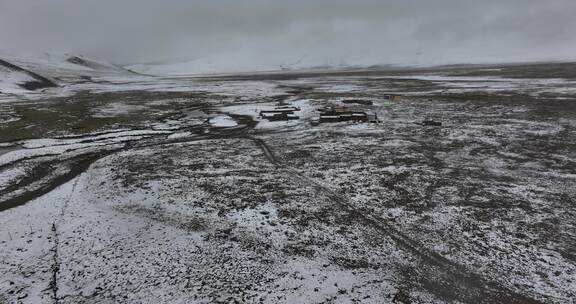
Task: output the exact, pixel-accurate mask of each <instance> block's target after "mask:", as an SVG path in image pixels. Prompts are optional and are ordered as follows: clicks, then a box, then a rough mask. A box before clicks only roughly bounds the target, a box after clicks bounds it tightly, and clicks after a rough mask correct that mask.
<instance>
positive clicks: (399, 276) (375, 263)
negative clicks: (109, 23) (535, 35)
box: [0, 59, 576, 303]
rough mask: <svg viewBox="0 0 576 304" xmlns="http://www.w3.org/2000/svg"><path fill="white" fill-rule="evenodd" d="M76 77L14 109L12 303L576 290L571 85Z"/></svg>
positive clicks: (5, 131)
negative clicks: (326, 114)
mask: <svg viewBox="0 0 576 304" xmlns="http://www.w3.org/2000/svg"><path fill="white" fill-rule="evenodd" d="M50 60H53V59H50ZM90 66H98V67H101V66H102V65H96V63H91V64H90ZM27 68H31V67H30V66H27ZM109 68H110V69H112V68H113V67H109ZM70 69H71V68H70ZM76 69H77V71H80V70H82V68H76ZM85 69H87V68H85ZM91 69H92V70H94V69H93V68H91ZM49 70H50V69H46V70H45V71H49ZM62 73H64V72H62ZM78 75H80V74H78ZM61 79H64V78H61ZM74 79H76V78H74V77H70V78H67V79H64V80H61V82H60V83H59V87H58V88H53V89H48V90H46V91H43V92H41V91H36V92H27V93H25V94H23V95H18V94H16V95H14V94H10V95H1V96H0V98H2V100H3V104H2V105H0V109H1V110H2V113H1V115H0V227H2V228H1V229H0V244H1V246H0V278H1V279H0V303H3V302H6V303H218V302H219V303H572V301H573V299H574V298H575V297H576V293H575V290H576V281H575V280H574V277H575V276H576V259H575V255H574V252H576V246H575V244H576V210H575V209H574V203H575V197H576V174H575V172H576V152H575V151H576V103H575V102H576V96H575V95H576V93H575V92H574V90H573V89H574V88H573V83H572V81H571V80H560V79H549V80H544V79H515V78H497V77H489V78H486V77H484V76H482V77H471V76H469V77H465V78H464V77H460V78H459V77H452V76H451V77H448V76H439V75H436V74H434V75H425V74H417V75H416V74H415V75H401V76H396V75H385V74H383V75H375V74H374V73H368V74H366V75H363V74H350V75H342V74H338V75H326V74H317V75H299V74H295V75H284V76H283V77H278V75H271V76H266V75H253V76H250V75H243V76H237V77H231V76H228V77H213V78H187V77H180V78H156V77H150V76H142V75H128V74H121V75H120V74H118V73H116V72H115V73H113V74H110V73H107V72H106V73H105V72H102V71H100V72H98V73H96V72H94V73H92V74H91V80H86V81H84V82H82V81H76V80H77V79H76V80H74ZM390 93H401V94H403V95H404V97H403V100H402V101H390V100H387V99H386V98H385V96H386V95H387V94H390ZM354 100H362V101H370V102H371V103H372V105H369V103H348V104H346V105H347V106H349V107H352V108H354V109H356V110H360V111H366V112H371V113H375V114H377V115H378V118H379V120H380V121H381V123H378V124H362V123H352V122H342V123H323V124H319V125H312V124H311V123H310V122H311V121H312V119H313V118H314V117H316V116H317V115H318V111H317V110H318V109H320V108H323V107H325V106H330V105H332V106H343V105H345V104H344V103H343V101H354ZM278 105H283V106H293V107H297V108H299V109H300V110H299V111H296V112H295V114H296V115H297V116H299V118H300V119H298V120H292V121H286V122H283V121H276V122H270V121H267V120H264V119H263V118H261V117H260V115H259V113H260V111H262V110H271V109H273V108H274V107H276V106H278ZM425 119H427V120H435V121H439V122H442V126H441V127H429V126H424V125H422V124H420V122H422V121H423V120H425Z"/></svg>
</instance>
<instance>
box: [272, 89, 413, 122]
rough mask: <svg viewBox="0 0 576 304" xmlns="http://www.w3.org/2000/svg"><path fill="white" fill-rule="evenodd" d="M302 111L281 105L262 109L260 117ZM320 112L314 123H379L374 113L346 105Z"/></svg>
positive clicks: (283, 118) (293, 116)
mask: <svg viewBox="0 0 576 304" xmlns="http://www.w3.org/2000/svg"><path fill="white" fill-rule="evenodd" d="M384 98H385V99H386V100H390V101H401V100H402V96H401V95H397V94H389V95H385V96H384ZM342 102H343V103H345V104H361V105H372V104H373V102H372V101H369V100H359V99H351V100H345V101H342ZM297 111H300V108H298V107H293V106H286V105H281V106H277V107H275V108H274V109H272V110H263V111H260V118H262V119H266V120H268V121H286V120H295V119H300V117H299V116H298V115H296V114H295V113H294V112H297ZM318 111H319V112H320V113H319V115H318V116H317V117H314V118H312V124H313V125H317V124H320V123H328V122H346V121H352V122H368V123H378V122H379V120H378V116H377V115H376V114H374V113H367V112H362V111H356V110H352V109H350V108H348V107H345V106H329V107H325V108H322V109H319V110H318Z"/></svg>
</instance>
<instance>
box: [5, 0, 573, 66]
mask: <svg viewBox="0 0 576 304" xmlns="http://www.w3.org/2000/svg"><path fill="white" fill-rule="evenodd" d="M574 15H576V1H573V0H550V1H540V0H538V1H536V0H500V1H495V0H485V1H468V0H436V1H432V0H428V1H424V0H421V1H417V0H394V1H393V0H378V1H377V0H348V1H344V0H307V1H304V0H293V1H272V0H244V1H242V0H235V1H232V0H215V1H199V0H191V1H184V0H171V1H152V0H116V1H113V0H100V1H90V0H44V1H42V0H0V43H1V44H0V48H24V49H38V50H52V49H55V50H60V51H72V52H81V53H85V54H90V55H94V56H99V57H105V58H110V59H112V60H115V61H121V62H140V61H157V60H191V59H197V58H210V60H214V61H219V60H221V61H222V62H229V61H231V60H237V61H241V63H242V66H243V67H244V68H245V69H249V68H250V67H253V68H254V69H259V68H262V67H269V66H275V65H280V64H285V63H289V62H294V61H298V60H300V59H302V60H301V61H302V63H301V64H303V65H321V64H338V63H349V64H380V63H382V64H386V63H397V64H434V63H452V62H482V61H520V60H529V59H549V58H566V57H574V56H573V50H574V49H575V47H576V18H573V16H574Z"/></svg>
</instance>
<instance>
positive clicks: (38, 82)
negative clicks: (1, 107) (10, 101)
mask: <svg viewBox="0 0 576 304" xmlns="http://www.w3.org/2000/svg"><path fill="white" fill-rule="evenodd" d="M55 86H57V85H56V83H55V82H54V81H52V80H50V79H48V78H46V77H44V76H41V75H39V74H37V73H34V72H32V71H29V70H27V69H25V68H22V67H20V66H17V65H15V64H12V63H10V62H8V61H5V60H2V59H0V93H2V94H17V93H20V92H22V91H34V90H37V89H43V88H49V87H55Z"/></svg>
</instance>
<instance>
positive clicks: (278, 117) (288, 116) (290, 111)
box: [260, 106, 300, 121]
mask: <svg viewBox="0 0 576 304" xmlns="http://www.w3.org/2000/svg"><path fill="white" fill-rule="evenodd" d="M296 111H300V108H298V107H288V106H279V107H276V108H274V109H273V110H265V111H260V118H263V119H267V120H268V121H283V120H294V119H299V118H300V117H298V115H296V114H294V112H296Z"/></svg>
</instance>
